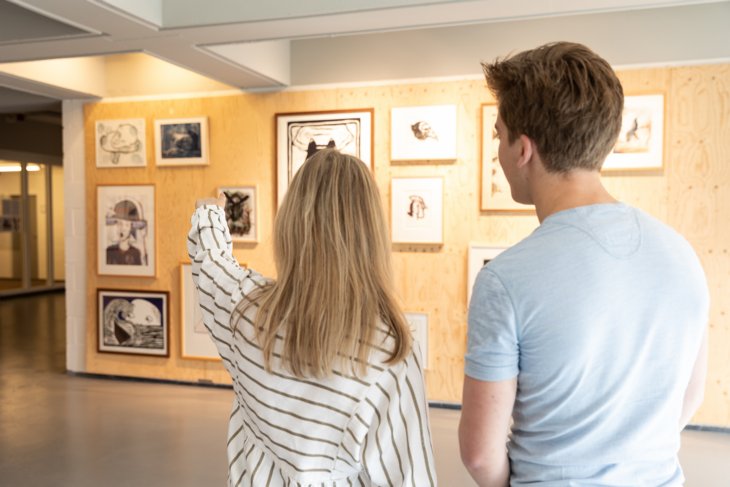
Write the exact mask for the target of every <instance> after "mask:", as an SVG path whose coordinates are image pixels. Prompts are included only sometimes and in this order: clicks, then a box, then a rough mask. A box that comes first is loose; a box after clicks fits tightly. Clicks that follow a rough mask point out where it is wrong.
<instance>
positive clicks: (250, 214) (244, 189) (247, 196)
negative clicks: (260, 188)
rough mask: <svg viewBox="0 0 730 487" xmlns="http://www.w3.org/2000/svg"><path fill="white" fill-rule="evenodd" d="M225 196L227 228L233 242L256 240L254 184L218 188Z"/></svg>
mask: <svg viewBox="0 0 730 487" xmlns="http://www.w3.org/2000/svg"><path fill="white" fill-rule="evenodd" d="M220 193H223V194H224V195H225V196H226V206H225V207H224V208H223V211H224V212H225V214H226V221H227V222H228V229H229V230H230V231H231V238H232V239H233V241H234V242H257V241H258V219H257V216H258V215H257V209H258V208H257V204H256V186H235V187H224V188H218V193H217V194H220Z"/></svg>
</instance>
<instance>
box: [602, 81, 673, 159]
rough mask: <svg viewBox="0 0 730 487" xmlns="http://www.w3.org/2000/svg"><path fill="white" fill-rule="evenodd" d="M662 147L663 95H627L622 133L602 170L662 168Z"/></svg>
mask: <svg viewBox="0 0 730 487" xmlns="http://www.w3.org/2000/svg"><path fill="white" fill-rule="evenodd" d="M663 148H664V95H640V96H626V97H625V98H624V111H623V116H622V120H621V132H619V136H618V140H617V141H616V145H615V146H614V148H613V151H612V152H611V153H610V154H609V155H608V157H607V158H606V161H605V162H604V163H603V169H602V170H603V171H633V170H654V169H661V168H662V166H663Z"/></svg>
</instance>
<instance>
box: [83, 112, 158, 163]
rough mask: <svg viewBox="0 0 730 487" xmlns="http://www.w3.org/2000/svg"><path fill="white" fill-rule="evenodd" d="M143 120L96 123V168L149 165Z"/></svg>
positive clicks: (99, 121)
mask: <svg viewBox="0 0 730 487" xmlns="http://www.w3.org/2000/svg"><path fill="white" fill-rule="evenodd" d="M145 130H146V128H145V121H144V119H143V118H134V119H129V120H98V121H97V122H96V135H95V141H96V167H143V166H146V165H147V144H145V134H146V132H145Z"/></svg>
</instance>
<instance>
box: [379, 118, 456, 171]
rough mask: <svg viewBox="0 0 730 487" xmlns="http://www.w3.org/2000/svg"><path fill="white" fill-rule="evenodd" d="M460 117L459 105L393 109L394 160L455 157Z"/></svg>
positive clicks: (392, 141) (433, 159)
mask: <svg viewBox="0 0 730 487" xmlns="http://www.w3.org/2000/svg"><path fill="white" fill-rule="evenodd" d="M456 118H457V117H456V105H431V106H416V107H397V108H393V109H391V111H390V158H391V160H393V161H418V160H432V161H438V160H455V159H456V133H457V130H456Z"/></svg>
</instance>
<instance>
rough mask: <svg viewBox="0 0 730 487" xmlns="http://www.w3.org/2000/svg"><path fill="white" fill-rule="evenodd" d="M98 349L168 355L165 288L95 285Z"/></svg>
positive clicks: (113, 351)
mask: <svg viewBox="0 0 730 487" xmlns="http://www.w3.org/2000/svg"><path fill="white" fill-rule="evenodd" d="M96 294H97V303H98V311H99V316H98V324H97V334H98V350H99V352H110V353H127V354H133V355H156V356H161V357H168V356H169V355H170V350H169V333H168V331H169V319H168V316H169V313H168V293H167V291H127V290H121V289H115V290H111V289H98V290H97V291H96Z"/></svg>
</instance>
